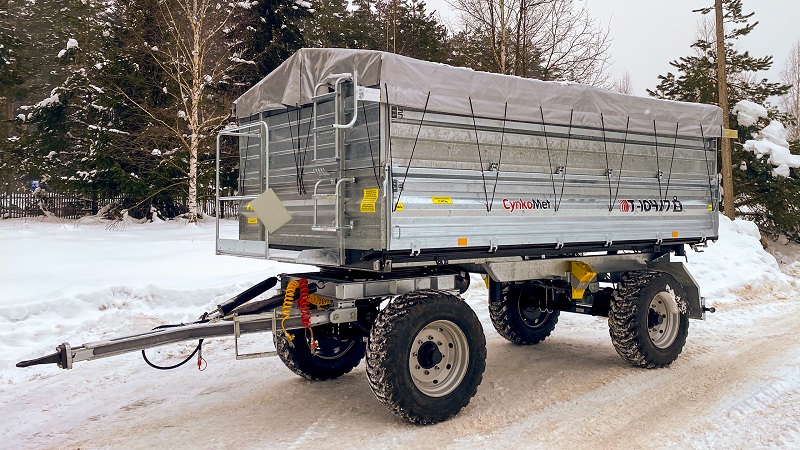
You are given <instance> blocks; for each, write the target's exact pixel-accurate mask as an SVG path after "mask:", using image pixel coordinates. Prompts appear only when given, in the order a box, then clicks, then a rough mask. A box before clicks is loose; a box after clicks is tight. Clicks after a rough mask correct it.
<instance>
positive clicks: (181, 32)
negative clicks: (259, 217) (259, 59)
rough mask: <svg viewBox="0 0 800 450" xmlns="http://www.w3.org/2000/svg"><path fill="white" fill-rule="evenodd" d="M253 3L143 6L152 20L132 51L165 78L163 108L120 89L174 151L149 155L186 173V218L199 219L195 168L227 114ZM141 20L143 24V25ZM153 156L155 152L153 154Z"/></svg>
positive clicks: (213, 0) (177, 1)
mask: <svg viewBox="0 0 800 450" xmlns="http://www.w3.org/2000/svg"><path fill="white" fill-rule="evenodd" d="M257 5H258V2H255V1H254V2H249V1H243V2H235V3H226V2H221V1H217V0H153V1H152V2H147V6H149V7H150V11H149V12H150V14H153V15H154V16H155V20H154V21H153V22H152V24H149V25H152V27H150V28H148V27H142V28H141V30H142V32H141V34H140V35H139V42H137V45H138V46H139V47H140V48H142V49H144V51H145V52H147V53H149V55H150V56H151V57H152V60H153V61H154V62H155V66H156V67H157V68H158V70H159V71H160V72H161V73H162V74H163V75H164V77H163V78H164V79H163V81H164V85H163V87H162V89H161V90H162V92H163V94H164V95H165V96H166V97H167V99H168V100H167V101H166V102H165V103H164V104H163V105H154V104H147V103H145V102H143V101H141V99H139V98H136V97H135V96H134V95H130V94H128V93H126V92H125V90H124V89H120V92H122V93H123V94H124V95H125V97H126V99H127V101H129V102H130V103H132V104H134V105H136V106H137V107H138V108H140V109H141V111H143V112H144V114H145V115H146V116H147V117H148V118H149V119H150V121H152V122H153V123H154V124H156V125H157V126H158V127H159V128H160V129H161V130H164V131H166V132H167V133H168V134H169V137H168V138H167V141H174V142H176V143H177V144H178V145H179V148H178V151H175V152H162V151H160V150H158V149H154V150H153V153H154V154H155V156H159V157H162V158H164V159H166V160H168V161H167V163H168V164H169V165H171V166H172V167H175V168H179V169H180V170H181V171H183V172H184V173H185V181H186V185H187V206H188V213H187V218H188V219H189V221H196V220H197V218H198V209H197V197H198V175H199V172H200V171H199V163H200V162H202V160H208V159H209V158H210V155H211V150H212V145H213V136H214V133H215V132H216V130H218V129H219V128H220V127H221V126H222V124H223V122H224V121H225V119H226V118H227V117H228V116H229V114H230V100H231V98H230V96H229V95H226V93H229V92H231V91H232V90H231V89H229V85H230V84H231V83H232V82H233V81H234V80H233V79H232V78H231V75H232V74H233V73H234V72H235V69H236V68H238V67H239V66H242V65H255V62H253V61H249V60H246V59H244V58H243V56H244V55H243V54H244V50H245V49H244V46H243V42H244V39H243V34H244V33H246V32H247V31H248V30H246V29H244V28H245V27H244V26H243V23H245V20H244V18H245V17H246V14H245V13H246V12H247V11H249V10H250V9H251V8H253V7H254V6H257ZM145 19H146V18H142V20H145ZM156 150H158V151H156Z"/></svg>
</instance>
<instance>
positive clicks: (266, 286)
mask: <svg viewBox="0 0 800 450" xmlns="http://www.w3.org/2000/svg"><path fill="white" fill-rule="evenodd" d="M277 284H278V278H277V277H269V278H267V279H266V280H264V281H262V282H260V283H258V284H256V285H255V286H253V287H251V288H250V289H247V290H246V291H244V292H242V293H241V294H239V295H237V296H236V297H233V298H232V299H230V300H228V301H227V302H225V303H222V304H220V305H217V311H219V313H220V314H221V315H223V316H227V315H228V314H230V313H231V311H233V310H234V309H236V308H238V307H239V306H242V305H244V304H245V303H247V302H249V301H250V300H252V299H254V298H256V297H258V296H259V295H261V294H263V293H264V292H267V291H268V290H270V289H272V288H274V287H275V285H277Z"/></svg>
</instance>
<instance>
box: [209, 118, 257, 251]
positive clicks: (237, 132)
mask: <svg viewBox="0 0 800 450" xmlns="http://www.w3.org/2000/svg"><path fill="white" fill-rule="evenodd" d="M256 127H257V128H258V133H252V132H250V133H242V132H241V131H242V130H252V129H253V128H256ZM223 136H234V137H242V136H244V137H259V138H260V140H261V152H260V153H261V156H262V158H264V161H265V163H264V164H266V166H263V165H262V166H260V167H259V172H260V171H261V170H263V171H264V172H260V173H261V175H262V177H261V178H262V179H265V180H266V181H265V182H264V183H265V185H264V190H265V191H266V190H267V189H269V157H268V155H267V152H268V151H269V126H268V125H267V123H266V122H265V121H263V120H262V121H258V122H252V123H248V124H246V125H238V126H235V127H230V128H225V129H223V130H220V132H219V133H217V154H216V161H215V169H216V170H215V172H216V173H215V186H214V187H215V194H216V195H215V202H214V205H215V208H216V211H215V213H216V214H215V215H216V220H215V228H216V230H215V231H216V238H215V244H214V245H215V251H216V252H217V253H218V254H219V218H220V217H219V216H220V213H219V212H220V202H221V201H222V200H223V198H222V197H220V195H219V160H220V143H221V140H222V137H223ZM265 173H266V174H267V176H266V177H264V176H263V175H264V174H265ZM246 197H250V196H231V197H225V198H224V200H252V199H255V196H253V197H252V198H246ZM265 233H266V232H265ZM264 241H265V243H264V248H265V249H266V250H265V251H266V252H267V253H269V237H268V236H267V235H266V234H265V236H264ZM265 256H267V255H265Z"/></svg>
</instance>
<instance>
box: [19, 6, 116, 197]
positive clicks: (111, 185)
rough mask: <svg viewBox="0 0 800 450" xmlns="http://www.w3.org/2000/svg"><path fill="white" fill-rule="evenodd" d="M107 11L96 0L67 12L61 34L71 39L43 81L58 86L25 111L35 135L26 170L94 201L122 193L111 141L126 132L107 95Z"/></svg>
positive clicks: (55, 51)
mask: <svg viewBox="0 0 800 450" xmlns="http://www.w3.org/2000/svg"><path fill="white" fill-rule="evenodd" d="M42 7H43V8H46V5H44V6H42ZM106 11H108V9H107V5H106V4H105V3H104V2H103V1H91V0H85V1H83V2H81V3H80V4H79V5H72V7H71V8H70V9H66V10H64V11H62V14H63V16H64V17H63V21H62V22H60V28H59V29H58V30H57V34H60V35H63V36H66V37H64V38H63V39H62V40H61V42H60V43H59V45H57V46H52V47H48V48H49V49H50V51H52V53H51V54H50V55H47V62H46V65H47V67H49V74H48V76H47V77H44V78H42V79H43V80H46V81H47V82H48V83H53V87H52V88H51V89H50V90H49V91H48V92H47V93H46V94H45V95H43V96H42V97H39V98H38V99H37V98H35V97H34V99H35V100H37V101H36V103H35V104H33V105H29V106H26V107H23V113H24V122H25V125H26V126H27V127H28V131H29V132H28V134H27V138H26V139H24V144H23V148H24V151H25V155H24V156H25V158H24V159H23V161H22V162H23V169H24V171H25V172H26V173H27V174H28V176H31V177H35V178H42V179H46V180H47V181H48V185H49V186H50V187H51V188H56V189H58V190H61V191H68V192H76V193H81V194H84V195H87V196H92V197H96V196H97V195H98V191H104V193H105V194H113V193H115V192H116V191H117V188H118V184H119V178H120V167H119V165H118V164H116V162H115V154H114V149H113V147H112V146H111V141H110V136H111V135H112V134H114V133H116V134H124V133H125V132H124V131H121V130H119V129H118V123H117V117H116V116H115V114H114V110H113V108H112V105H113V102H112V101H111V99H110V98H109V96H108V95H107V93H106V91H107V89H108V87H107V77H106V75H105V73H104V68H105V66H106V65H107V64H108V63H109V61H110V60H109V58H108V56H107V51H108V48H107V46H106V43H107V41H106V40H104V39H98V36H102V35H103V33H104V31H106V30H107V29H108V27H109V23H108V17H107V14H106ZM43 85H46V84H43ZM32 91H33V92H36V89H32Z"/></svg>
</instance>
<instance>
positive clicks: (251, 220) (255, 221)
mask: <svg viewBox="0 0 800 450" xmlns="http://www.w3.org/2000/svg"><path fill="white" fill-rule="evenodd" d="M247 223H251V224H252V223H258V219H256V218H255V217H248V218H247Z"/></svg>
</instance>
